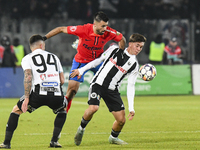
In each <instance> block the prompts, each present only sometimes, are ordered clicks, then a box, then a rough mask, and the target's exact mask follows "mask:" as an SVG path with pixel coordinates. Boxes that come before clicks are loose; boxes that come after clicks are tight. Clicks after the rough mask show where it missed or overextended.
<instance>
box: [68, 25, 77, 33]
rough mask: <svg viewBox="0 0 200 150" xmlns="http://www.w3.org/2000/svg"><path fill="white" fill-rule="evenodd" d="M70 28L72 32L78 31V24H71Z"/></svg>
mask: <svg viewBox="0 0 200 150" xmlns="http://www.w3.org/2000/svg"><path fill="white" fill-rule="evenodd" d="M69 29H70V30H71V31H72V32H74V31H76V29H77V27H76V26H71V27H70V28H69Z"/></svg>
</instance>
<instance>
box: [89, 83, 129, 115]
mask: <svg viewBox="0 0 200 150" xmlns="http://www.w3.org/2000/svg"><path fill="white" fill-rule="evenodd" d="M101 98H102V99H103V100H104V102H105V103H106V105H107V107H108V109H109V111H110V112H112V111H120V110H124V109H125V107H124V103H123V101H122V99H121V96H120V93H119V92H118V91H113V90H109V89H107V88H104V87H102V86H100V85H98V84H94V85H92V86H91V87H90V90H89V95H88V104H89V105H98V106H99V104H100V99H101Z"/></svg>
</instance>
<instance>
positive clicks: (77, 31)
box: [67, 25, 85, 36]
mask: <svg viewBox="0 0 200 150" xmlns="http://www.w3.org/2000/svg"><path fill="white" fill-rule="evenodd" d="M84 32H85V27H84V25H78V26H68V27H67V33H68V34H73V35H76V36H80V35H82V34H84Z"/></svg>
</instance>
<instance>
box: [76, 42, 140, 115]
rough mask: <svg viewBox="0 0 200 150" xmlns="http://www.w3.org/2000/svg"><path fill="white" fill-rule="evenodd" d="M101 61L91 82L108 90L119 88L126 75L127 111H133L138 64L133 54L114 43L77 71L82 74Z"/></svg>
mask: <svg viewBox="0 0 200 150" xmlns="http://www.w3.org/2000/svg"><path fill="white" fill-rule="evenodd" d="M102 61H104V62H103V64H102V65H101V67H100V68H99V70H98V71H97V73H96V74H95V76H94V77H93V79H92V81H91V84H93V83H96V84H99V85H101V86H102V87H105V88H108V89H110V90H119V87H120V85H121V82H122V80H123V79H124V78H125V76H127V75H129V76H128V85H127V98H128V102H129V111H133V110H134V109H133V104H134V96H135V82H136V79H137V76H138V70H139V64H138V61H137V58H136V56H135V55H131V54H129V53H128V52H127V49H125V50H121V49H119V48H118V47H117V46H116V45H113V46H111V47H109V48H108V49H107V50H106V51H105V52H104V53H103V54H102V55H101V57H99V58H97V59H95V60H93V61H91V62H90V63H88V64H87V65H85V66H84V67H82V68H79V69H78V70H79V73H80V75H82V74H83V73H84V72H85V71H86V70H88V69H90V68H94V67H96V66H97V65H99V64H100V63H101V62H102Z"/></svg>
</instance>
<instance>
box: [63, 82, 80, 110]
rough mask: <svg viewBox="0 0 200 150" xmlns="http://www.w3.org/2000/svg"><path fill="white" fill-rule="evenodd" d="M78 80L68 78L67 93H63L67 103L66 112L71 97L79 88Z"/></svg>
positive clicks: (69, 105)
mask: <svg viewBox="0 0 200 150" xmlns="http://www.w3.org/2000/svg"><path fill="white" fill-rule="evenodd" d="M79 85H80V82H78V81H75V80H69V82H68V88H67V93H66V95H65V97H66V99H67V101H68V105H67V112H68V111H69V109H70V107H71V103H72V99H73V98H74V96H75V95H76V93H77V91H78V89H79Z"/></svg>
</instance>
